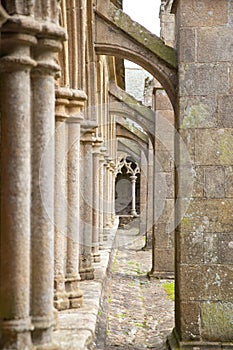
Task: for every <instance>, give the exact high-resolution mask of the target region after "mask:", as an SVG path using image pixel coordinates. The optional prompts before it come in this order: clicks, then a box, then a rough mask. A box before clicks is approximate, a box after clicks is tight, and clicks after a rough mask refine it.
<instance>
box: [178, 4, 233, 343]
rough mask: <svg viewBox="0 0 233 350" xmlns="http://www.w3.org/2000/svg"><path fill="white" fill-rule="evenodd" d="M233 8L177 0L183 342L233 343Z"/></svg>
mask: <svg viewBox="0 0 233 350" xmlns="http://www.w3.org/2000/svg"><path fill="white" fill-rule="evenodd" d="M232 11H233V8H232V2H231V1H228V0H221V1H218V0H215V1H210V0H205V1H203V0H200V1H192V0H179V1H176V26H177V30H176V32H177V50H178V63H179V91H178V100H177V103H178V110H179V112H178V115H177V121H176V122H177V128H178V131H179V133H180V135H181V136H182V138H183V140H184V141H185V150H188V152H189V157H190V160H189V159H188V156H187V154H186V153H185V150H184V148H183V146H182V141H181V139H180V138H176V156H177V158H176V168H177V185H178V186H179V188H177V196H178V200H179V207H178V210H177V212H176V214H177V215H176V220H177V223H179V222H180V221H181V222H180V224H179V226H178V228H177V230H176V247H177V252H176V264H177V266H176V332H177V338H178V341H179V344H180V345H179V346H180V348H181V349H206V350H207V349H208V350H209V349H212V348H214V349H220V348H221V349H231V348H232V347H233V345H232V342H233V328H232V314H233V294H232V291H233V288H232V280H233V270H232V263H233V254H232V253H233V250H232V249H233V248H232V247H233V244H232V242H233V235H232V205H233V200H232V164H233V158H232V154H233V153H232V144H233V138H232V133H233V128H232V127H233V124H232V116H231V114H232V108H233V104H232V101H233V96H232V54H231V51H232V43H233V39H232V38H233V36H232V31H233V27H232V14H233V12H232ZM192 181H193V190H191V187H190V186H191V185H192V184H191V182H192ZM173 346H174V347H173V348H176V347H175V345H173Z"/></svg>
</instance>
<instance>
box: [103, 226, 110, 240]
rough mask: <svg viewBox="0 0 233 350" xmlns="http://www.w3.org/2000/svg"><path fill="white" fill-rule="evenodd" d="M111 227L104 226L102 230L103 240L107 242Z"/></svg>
mask: <svg viewBox="0 0 233 350" xmlns="http://www.w3.org/2000/svg"><path fill="white" fill-rule="evenodd" d="M110 229H111V227H110V225H106V226H105V227H104V229H103V240H104V241H107V240H108V236H109V231H110Z"/></svg>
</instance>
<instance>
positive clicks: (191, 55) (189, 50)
mask: <svg viewBox="0 0 233 350" xmlns="http://www.w3.org/2000/svg"><path fill="white" fill-rule="evenodd" d="M179 35H180V40H179V47H180V50H179V62H194V61H195V57H196V48H195V47H196V45H195V40H196V31H195V29H193V28H191V29H189V28H185V30H184V29H182V28H181V29H180V32H179Z"/></svg>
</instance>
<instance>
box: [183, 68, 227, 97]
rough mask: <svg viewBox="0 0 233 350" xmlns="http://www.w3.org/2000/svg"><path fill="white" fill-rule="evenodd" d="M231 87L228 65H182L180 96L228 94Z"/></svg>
mask: <svg viewBox="0 0 233 350" xmlns="http://www.w3.org/2000/svg"><path fill="white" fill-rule="evenodd" d="M229 86H230V82H229V64H228V63H225V62H224V63H222V62H220V63H208V64H207V63H201V64H198V63H189V64H180V85H179V93H180V96H187V95H191V96H200V95H214V94H217V93H218V92H219V91H221V94H227V93H228V92H229Z"/></svg>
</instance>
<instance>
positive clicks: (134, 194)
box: [130, 175, 137, 216]
mask: <svg viewBox="0 0 233 350" xmlns="http://www.w3.org/2000/svg"><path fill="white" fill-rule="evenodd" d="M130 180H131V184H132V209H131V214H132V215H134V216H137V212H136V181H137V176H134V175H132V176H130Z"/></svg>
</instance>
